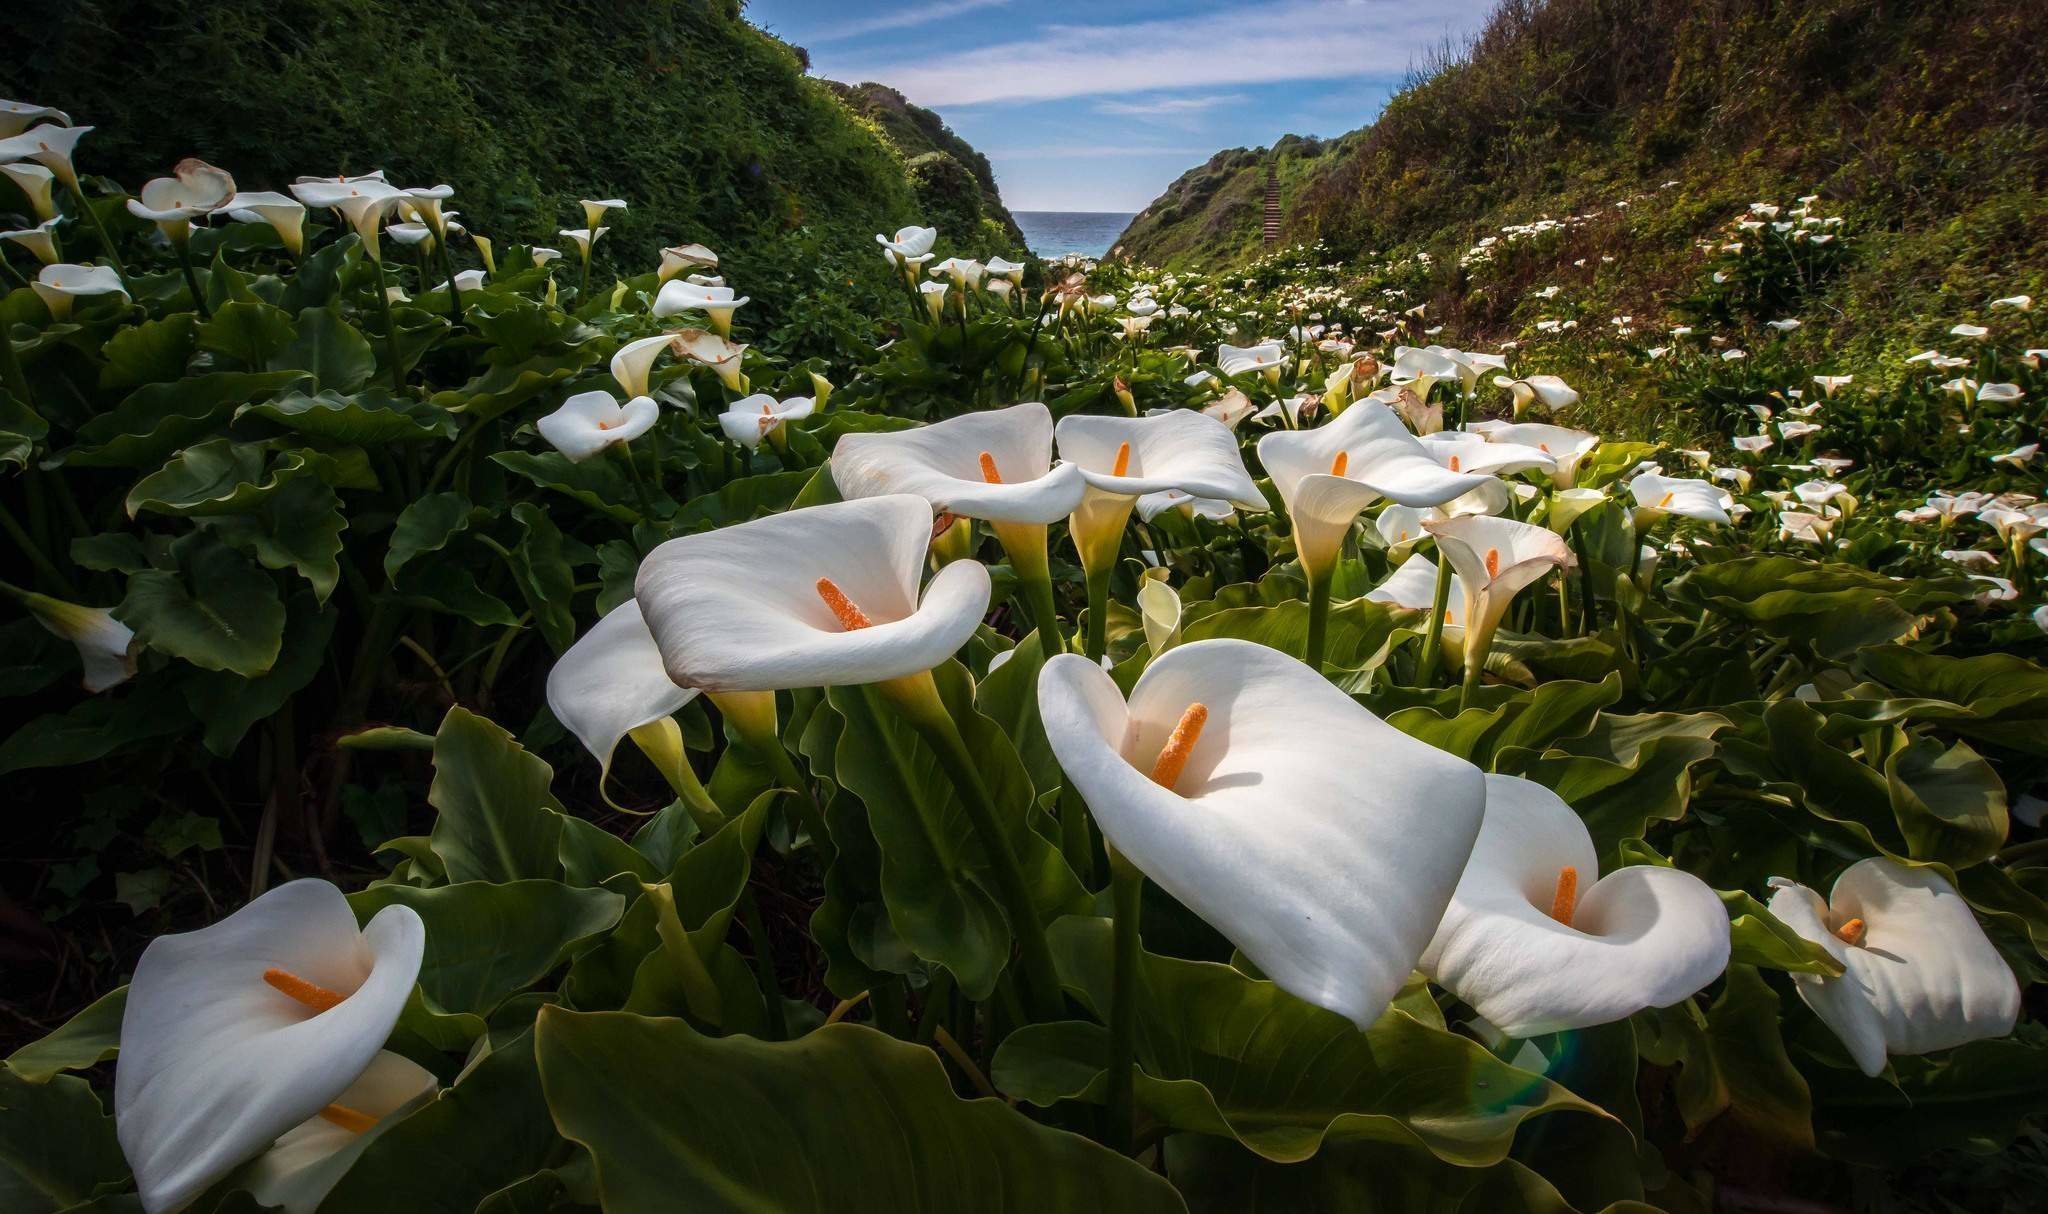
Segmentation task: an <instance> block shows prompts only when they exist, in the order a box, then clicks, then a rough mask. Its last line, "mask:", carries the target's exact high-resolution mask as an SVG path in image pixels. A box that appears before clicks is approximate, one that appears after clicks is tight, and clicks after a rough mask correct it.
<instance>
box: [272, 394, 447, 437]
mask: <svg viewBox="0 0 2048 1214" xmlns="http://www.w3.org/2000/svg"><path fill="white" fill-rule="evenodd" d="M235 417H236V418H237V419H240V418H244V417H260V418H262V419H264V420H265V421H269V422H275V423H276V424H278V425H280V426H282V427H284V428H285V429H287V430H290V431H292V432H293V433H295V434H302V435H304V436H306V437H308V438H314V439H321V440H325V441H329V442H337V443H355V444H359V445H362V446H368V447H374V446H379V445H381V444H384V443H407V442H421V441H424V440H426V439H432V438H453V437H454V436H455V418H454V417H453V416H452V415H451V414H449V413H448V411H447V410H445V409H441V408H439V407H437V406H434V405H430V404H427V403H426V402H425V401H418V400H413V399H411V398H409V397H402V396H393V395H391V394H390V393H389V392H386V391H384V390H382V389H380V388H364V389H361V390H358V391H356V392H353V393H350V394H346V395H345V394H343V393H342V392H340V391H337V390H334V389H328V390H326V391H322V392H319V393H315V394H311V395H309V394H307V393H305V392H291V393H287V394H285V395H282V396H279V397H277V398H275V399H273V400H266V401H259V402H257V403H256V404H252V405H244V406H242V408H241V409H240V410H239V411H238V412H236V414H235Z"/></svg>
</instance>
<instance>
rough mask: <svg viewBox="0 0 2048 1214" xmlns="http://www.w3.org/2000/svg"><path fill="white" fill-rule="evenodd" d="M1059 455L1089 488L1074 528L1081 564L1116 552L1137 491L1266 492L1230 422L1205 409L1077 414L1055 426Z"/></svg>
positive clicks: (1259, 498)
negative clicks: (1134, 414) (1128, 414)
mask: <svg viewBox="0 0 2048 1214" xmlns="http://www.w3.org/2000/svg"><path fill="white" fill-rule="evenodd" d="M1054 435H1055V437H1056V439H1057V440H1058V443H1059V453H1060V458H1061V459H1063V460H1065V461H1066V462H1068V463H1070V464H1074V465H1077V466H1078V467H1079V468H1080V469H1081V475H1082V477H1083V479H1084V480H1086V481H1087V485H1088V488H1087V491H1086V492H1084V493H1083V494H1082V498H1081V504H1080V506H1078V507H1077V508H1076V509H1075V510H1074V513H1073V516H1072V518H1071V520H1070V523H1069V530H1070V531H1071V533H1072V535H1073V538H1074V547H1075V548H1076V549H1077V550H1078V551H1079V552H1080V554H1081V564H1082V566H1083V567H1084V568H1087V569H1091V570H1101V569H1107V568H1108V567H1109V565H1110V564H1111V563H1112V562H1113V561H1114V560H1115V554H1116V545H1117V543H1118V541H1119V539H1120V538H1121V536H1122V535H1123V530H1124V523H1125V522H1126V521H1127V520H1128V519H1129V518H1130V512H1131V507H1132V505H1133V503H1134V502H1135V501H1136V499H1137V498H1139V497H1141V496H1143V495H1144V494H1147V493H1161V492H1164V491H1166V490H1169V489H1178V490H1180V491H1182V492H1183V493H1187V494H1190V495H1192V496H1195V497H1206V498H1218V499H1221V500H1224V501H1228V502H1231V503H1233V504H1235V505H1237V506H1239V507H1241V508H1243V509H1246V510H1263V509H1265V508H1266V499H1265V496H1264V495H1263V494H1261V493H1260V492H1259V487H1258V485H1257V483H1256V482H1254V481H1253V480H1252V478H1251V474H1250V473H1249V472H1246V471H1245V467H1244V457H1243V456H1242V455H1240V454H1239V453H1238V449H1237V438H1236V436H1235V435H1233V434H1231V432H1230V428H1229V427H1228V426H1225V425H1224V424H1223V423H1222V422H1219V421H1217V420H1216V419H1215V418H1213V417H1210V416H1208V415H1207V414H1204V413H1197V412H1194V411H1192V410H1187V409H1175V410H1172V411H1170V412H1167V413H1160V414H1154V415H1149V416H1145V417H1098V416H1091V415H1086V414H1078V413H1077V414H1073V415H1071V416H1068V417H1065V418H1062V419H1060V422H1059V424H1058V426H1056V427H1055V428H1054Z"/></svg>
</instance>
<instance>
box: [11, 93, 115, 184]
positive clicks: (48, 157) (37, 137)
mask: <svg viewBox="0 0 2048 1214" xmlns="http://www.w3.org/2000/svg"><path fill="white" fill-rule="evenodd" d="M56 112H57V111H55V110H51V111H49V113H51V114H56ZM92 131H93V128H92V127H89V126H57V125H55V124H51V123H46V124H44V125H42V126H37V127H30V128H29V129H27V130H25V131H22V132H21V133H20V134H17V135H9V136H8V137H7V138H5V139H0V161H7V160H33V161H35V162H36V163H37V164H39V165H42V166H43V167H44V168H46V169H48V170H50V171H51V172H52V173H55V174H56V175H57V180H59V181H61V182H63V183H64V186H65V188H66V189H70V190H73V191H76V190H77V189H78V169H77V168H76V167H75V166H74V165H73V164H72V162H71V158H72V157H73V156H75V155H76V154H77V153H78V141H79V140H81V139H83V138H85V137H86V136H87V135H90V134H91V133H92Z"/></svg>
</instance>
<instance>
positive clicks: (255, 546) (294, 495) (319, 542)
mask: <svg viewBox="0 0 2048 1214" xmlns="http://www.w3.org/2000/svg"><path fill="white" fill-rule="evenodd" d="M200 525H201V526H203V527H206V528H208V529H210V530H211V531H212V532H213V533H214V534H215V535H217V536H219V537H220V538H221V540H222V541H223V542H225V543H226V544H228V545H230V546H231V547H235V548H241V549H244V550H245V551H247V552H249V553H250V554H252V555H254V556H255V558H256V559H257V560H258V561H260V562H262V564H263V567H264V568H265V569H290V570H293V571H295V572H296V573H298V575H299V576H300V577H303V578H305V579H306V582H307V584H308V585H310V586H312V588H313V594H314V596H315V597H316V598H317V599H318V600H319V601H320V602H323V603H324V602H326V601H327V596H328V595H330V594H333V593H334V587H335V585H336V584H337V583H338V582H340V581H341V549H342V541H341V533H342V532H343V531H345V530H347V529H348V519H347V518H346V517H345V516H343V514H342V512H341V497H340V495H339V494H337V493H335V492H334V487H333V486H332V485H329V484H328V483H327V482H325V481H322V480H318V479H316V478H314V477H310V476H308V477H301V478H299V479H297V480H294V481H291V482H289V483H287V484H286V485H285V486H284V487H283V488H281V489H279V490H278V491H277V492H276V493H274V494H272V495H270V496H269V497H266V498H265V499H263V501H261V502H260V503H258V504H257V505H256V507H255V508H254V509H252V510H250V511H249V512H248V513H246V514H222V515H215V516H213V517H211V518H206V519H202V520H200Z"/></svg>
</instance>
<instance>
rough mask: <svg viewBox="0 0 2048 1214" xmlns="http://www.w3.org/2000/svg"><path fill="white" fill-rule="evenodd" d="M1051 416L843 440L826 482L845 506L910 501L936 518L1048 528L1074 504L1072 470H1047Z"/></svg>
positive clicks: (980, 420) (1016, 412) (1019, 414)
mask: <svg viewBox="0 0 2048 1214" xmlns="http://www.w3.org/2000/svg"><path fill="white" fill-rule="evenodd" d="M1052 444H1053V424H1052V411H1051V410H1050V409H1047V408H1046V407H1045V406H1044V405H1042V404H1038V403H1037V402H1029V403H1026V404H1021V405H1012V406H1010V407H1009V408H1007V409H991V410H988V411H985V412H981V413H963V414H961V415H960V416H958V417H953V418H948V419H947V420H945V421H940V422H933V423H932V424H931V425H928V426H919V427H918V428H917V429H915V430H899V431H896V432H895V433H889V434H854V433H850V434H845V435H842V436H841V437H840V439H839V442H838V444H837V445H836V446H835V447H834V448H833V450H832V479H833V481H834V482H835V483H836V484H837V485H838V486H839V492H840V494H841V495H842V496H844V497H847V498H866V497H880V496H883V495H885V494H891V493H910V494H915V495H916V496H918V497H921V498H923V499H925V500H926V501H928V502H930V503H931V504H932V508H933V509H934V510H937V511H939V512H941V513H945V514H952V515H958V516H959V517H961V518H976V519H986V520H987V521H989V522H991V523H1025V524H1038V525H1041V526H1043V525H1047V524H1051V523H1056V522H1058V521H1059V520H1061V519H1063V518H1065V517H1066V516H1067V515H1069V514H1072V513H1073V512H1074V509H1075V507H1077V506H1079V505H1080V504H1081V494H1082V491H1083V490H1084V489H1085V488H1086V481H1085V480H1084V479H1083V478H1082V472H1081V467H1080V465H1078V464H1073V463H1066V464H1061V465H1060V466H1059V467H1057V468H1055V467H1053V464H1052Z"/></svg>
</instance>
